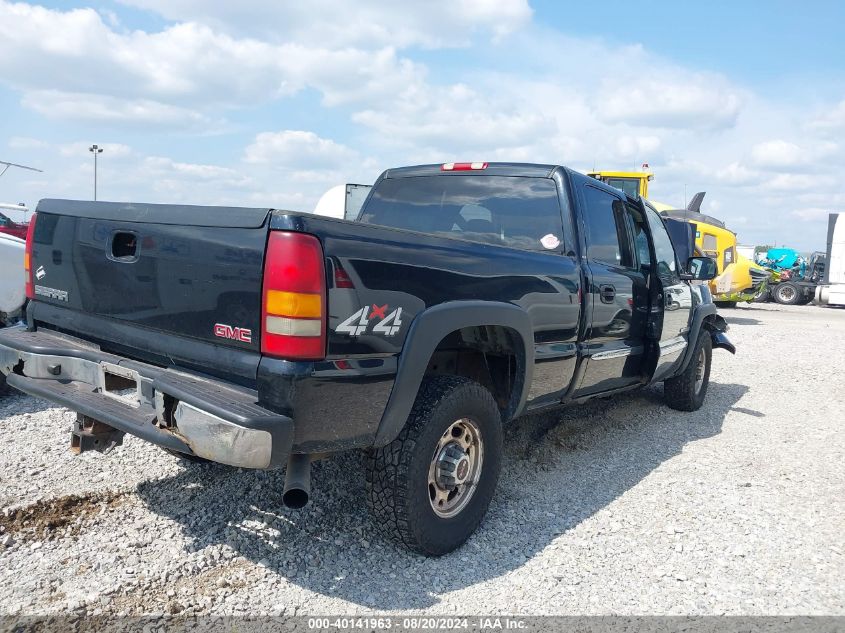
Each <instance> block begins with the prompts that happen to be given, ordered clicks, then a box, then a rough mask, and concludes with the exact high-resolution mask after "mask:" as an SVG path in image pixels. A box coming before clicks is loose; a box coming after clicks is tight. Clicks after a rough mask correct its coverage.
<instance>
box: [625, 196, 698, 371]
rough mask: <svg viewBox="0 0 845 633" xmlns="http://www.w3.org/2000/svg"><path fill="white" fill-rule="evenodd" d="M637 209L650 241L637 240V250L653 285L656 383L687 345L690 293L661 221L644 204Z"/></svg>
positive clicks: (652, 324) (652, 314)
mask: <svg viewBox="0 0 845 633" xmlns="http://www.w3.org/2000/svg"><path fill="white" fill-rule="evenodd" d="M637 208H638V209H639V210H641V211H642V213H643V214H644V216H645V223H646V224H647V225H648V230H647V234H648V237H649V240H648V241H647V242H645V241H644V240H643V241H640V240H639V239H638V251H640V252H641V259H644V258H645V257H648V258H649V262H648V264H647V266H648V269H649V270H650V272H651V277H652V279H653V282H654V288H653V292H652V310H651V315H650V318H649V326H648V328H649V330H651V332H650V334H652V335H653V337H654V339H656V342H657V345H656V346H655V347H653V348H652V353H653V354H654V355H655V358H654V359H653V362H652V363H650V365H651V366H653V367H654V370H653V372H652V375H651V380H652V381H659V380H663V379H664V378H666V377H668V376H669V375H671V373H672V370H673V369H674V368H675V366H676V364H677V363H678V362H679V360H680V358H681V357H682V355H683V352H684V350H685V349H686V347H687V345H688V344H689V341H687V333H688V331H689V322H690V314H691V313H692V290H691V289H690V287H689V284H688V283H687V282H686V281H684V280H682V279H681V277H680V272H681V267H680V262H679V261H678V257H677V255H676V253H675V249H674V247H673V245H672V240H671V238H670V237H669V232H668V231H667V230H666V226H665V225H664V223H663V219H662V218H661V217H660V215H659V214H658V213H657V212H656V211H655V210H654V209H652V208H651V207H650V206H649V205H647V204H642V203H639V204H638V205H637ZM643 228H645V227H643ZM645 234H646V232H645V231H644V232H643V236H644V237H645Z"/></svg>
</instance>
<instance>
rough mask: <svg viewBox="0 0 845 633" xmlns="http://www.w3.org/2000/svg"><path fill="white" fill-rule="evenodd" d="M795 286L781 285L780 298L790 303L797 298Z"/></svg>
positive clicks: (779, 289)
mask: <svg viewBox="0 0 845 633" xmlns="http://www.w3.org/2000/svg"><path fill="white" fill-rule="evenodd" d="M795 294H796V293H795V288H793V287H792V286H781V287H780V288H778V299H780V300H781V301H783V302H784V303H789V302H790V301H792V300H793V299H795Z"/></svg>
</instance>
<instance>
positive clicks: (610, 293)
mask: <svg viewBox="0 0 845 633" xmlns="http://www.w3.org/2000/svg"><path fill="white" fill-rule="evenodd" d="M599 296H600V297H601V300H602V303H613V300H614V299H615V298H616V288H614V287H613V286H611V285H610V284H603V285H601V286H599Z"/></svg>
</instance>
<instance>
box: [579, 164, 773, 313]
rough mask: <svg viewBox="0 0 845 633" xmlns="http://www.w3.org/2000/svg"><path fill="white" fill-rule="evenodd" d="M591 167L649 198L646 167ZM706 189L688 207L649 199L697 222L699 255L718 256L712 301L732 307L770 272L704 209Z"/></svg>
mask: <svg viewBox="0 0 845 633" xmlns="http://www.w3.org/2000/svg"><path fill="white" fill-rule="evenodd" d="M646 169H648V165H647V164H644V165H643V171H591V172H588V174H587V175H588V176H591V177H592V178H595V179H597V180H601V181H602V182H605V183H607V184H609V185H610V186H612V187H616V188H617V189H621V190H622V191H624V192H625V193H627V194H629V195H632V196H634V195H639V196H641V197H642V198H645V199H648V183H649V182H650V181H652V180H653V179H654V174H653V173H652V172H650V171H646ZM703 200H704V192H703V191H702V192H699V193H697V194H695V195H694V196H693V197H692V200H690V202H689V204H688V205H687V208H686V209H675V208H673V207H672V206H671V205H668V204H663V203H660V202H655V201H654V200H649V203H650V204H651V205H652V206H653V207H654V208H655V209H657V211H659V212H660V213H661V214H663V215H665V216H666V217H669V218H673V219H675V220H683V221H685V222H690V223H692V224H695V226H696V232H695V246H696V251H697V253H696V254H697V255H705V256H707V257H712V258H713V259H715V260H716V264H717V267H718V271H719V274H718V275H717V277H716V278H715V279H713V280H712V281H710V292H711V293H712V294H713V301H714V302H715V303H716V305H718V306H719V307H722V308H727V307H733V306H734V305H735V304H736V303H738V302H740V301H752V300H753V299H754V298H756V297H757V296H759V295H760V294H761V293H762V292H763V291H764V290H765V289H766V284H767V283H768V281H769V278H770V276H771V273H770V272H769V271H767V270H766V269H765V268H762V267H761V266H758V265H757V264H755V263H754V262H753V261H751V260H750V259H748V258H747V257H743V256H742V255H740V254H739V253H738V252H737V248H736V247H737V240H736V233H734V232H733V231H731V230H730V229H728V228H727V227H726V226H725V223H724V222H722V221H721V220H718V219H716V218H714V217H713V216H711V215H706V214H704V213H701V203H702V201H703Z"/></svg>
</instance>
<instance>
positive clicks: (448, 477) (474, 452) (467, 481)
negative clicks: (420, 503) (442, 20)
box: [428, 418, 484, 519]
mask: <svg viewBox="0 0 845 633" xmlns="http://www.w3.org/2000/svg"><path fill="white" fill-rule="evenodd" d="M483 462H484V443H483V441H482V439H481V431H480V430H479V429H478V425H477V424H476V423H475V422H473V421H472V420H470V419H468V418H464V419H461V420H458V421H457V422H453V423H452V424H451V425H450V426H449V428H448V429H446V431H445V432H444V433H443V435H441V436H440V439H439V440H438V442H437V446H436V447H435V449H434V453H433V454H432V457H431V464H430V465H429V467H428V499H429V502H430V503H431V508H432V510H434V513H435V514H437V516H439V517H442V518H444V519H445V518H449V517H453V516H455V515H456V514H458V513H459V512H460V511H461V510H463V509H464V508H465V507H466V505H467V503H469V500H470V499H471V498H472V495H473V494H474V493H475V489H476V487H477V485H478V481H479V479H481V466H482V463H483Z"/></svg>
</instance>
